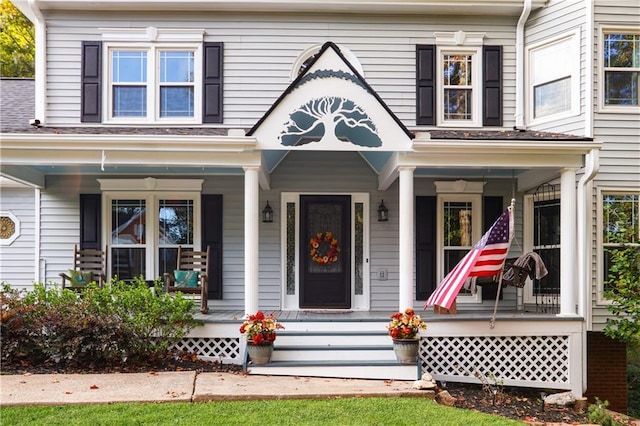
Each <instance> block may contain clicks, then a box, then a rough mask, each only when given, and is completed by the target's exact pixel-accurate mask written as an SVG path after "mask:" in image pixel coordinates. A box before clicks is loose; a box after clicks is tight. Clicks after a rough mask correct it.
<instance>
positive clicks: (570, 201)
mask: <svg viewBox="0 0 640 426" xmlns="http://www.w3.org/2000/svg"><path fill="white" fill-rule="evenodd" d="M560 185H561V188H560V314H559V316H575V315H577V314H576V301H577V294H576V293H577V287H576V284H577V283H576V281H577V274H576V273H577V259H576V253H577V250H578V244H577V234H576V222H577V215H576V211H577V209H576V171H575V169H566V170H564V171H563V172H562V175H561V176H560Z"/></svg>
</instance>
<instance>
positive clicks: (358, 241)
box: [353, 203, 364, 295]
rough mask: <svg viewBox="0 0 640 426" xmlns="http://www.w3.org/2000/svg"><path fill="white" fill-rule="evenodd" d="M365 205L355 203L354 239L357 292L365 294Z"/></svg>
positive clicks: (355, 287) (355, 285) (355, 286)
mask: <svg viewBox="0 0 640 426" xmlns="http://www.w3.org/2000/svg"><path fill="white" fill-rule="evenodd" d="M363 229H364V206H363V204H362V203H356V205H355V235H354V241H353V245H354V247H353V250H354V257H355V259H354V261H355V268H354V269H355V282H354V291H355V294H357V295H361V294H363V269H364V255H363V252H364V230H363Z"/></svg>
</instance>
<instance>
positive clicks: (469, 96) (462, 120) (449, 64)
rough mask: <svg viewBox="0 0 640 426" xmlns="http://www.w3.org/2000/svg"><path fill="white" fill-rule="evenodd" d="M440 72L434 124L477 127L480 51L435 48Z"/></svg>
mask: <svg viewBox="0 0 640 426" xmlns="http://www.w3.org/2000/svg"><path fill="white" fill-rule="evenodd" d="M437 69H438V70H440V73H441V74H440V75H439V77H440V78H438V79H437V82H438V95H439V96H438V98H439V99H442V101H441V105H440V106H441V108H438V124H439V125H448V126H469V125H478V126H480V125H481V122H482V117H481V106H480V94H481V92H482V82H481V78H480V70H481V69H482V49H481V47H476V48H460V47H453V46H446V47H440V46H439V47H438V63H437Z"/></svg>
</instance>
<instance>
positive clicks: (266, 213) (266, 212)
mask: <svg viewBox="0 0 640 426" xmlns="http://www.w3.org/2000/svg"><path fill="white" fill-rule="evenodd" d="M262 221H263V222H267V223H269V222H273V209H272V208H271V206H270V205H269V201H267V205H266V206H264V209H262Z"/></svg>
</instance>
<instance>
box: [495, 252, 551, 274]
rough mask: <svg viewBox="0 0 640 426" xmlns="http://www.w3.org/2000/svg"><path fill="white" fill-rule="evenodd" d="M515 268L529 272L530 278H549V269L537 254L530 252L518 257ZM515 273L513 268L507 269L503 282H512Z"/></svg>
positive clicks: (514, 263)
mask: <svg viewBox="0 0 640 426" xmlns="http://www.w3.org/2000/svg"><path fill="white" fill-rule="evenodd" d="M513 265H514V266H518V267H520V268H523V269H525V270H527V271H528V275H529V278H531V279H534V278H535V279H537V280H539V279H541V278H544V277H545V276H547V274H548V273H549V272H548V271H547V267H546V266H545V265H544V262H543V261H542V258H541V257H540V255H539V254H538V253H536V252H533V251H530V252H529V253H525V254H523V255H521V256H520V257H518V258H517V259H516V260H515V261H514V262H513ZM514 274H515V271H514V270H513V268H505V272H504V274H503V276H502V279H503V280H507V281H511V280H513V278H514Z"/></svg>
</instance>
